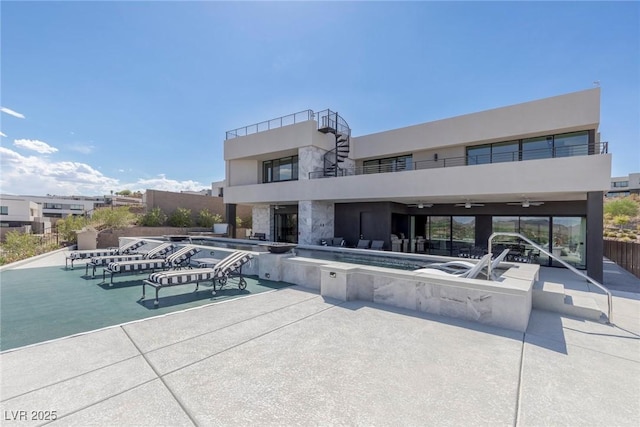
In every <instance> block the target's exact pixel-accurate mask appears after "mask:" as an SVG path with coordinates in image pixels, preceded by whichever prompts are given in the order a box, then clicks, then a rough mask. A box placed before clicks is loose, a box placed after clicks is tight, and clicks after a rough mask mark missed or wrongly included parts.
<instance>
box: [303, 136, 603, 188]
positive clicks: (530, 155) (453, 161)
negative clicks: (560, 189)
mask: <svg viewBox="0 0 640 427" xmlns="http://www.w3.org/2000/svg"><path fill="white" fill-rule="evenodd" d="M596 146H597V147H598V149H597V150H596V149H593V150H591V149H590V148H589V147H590V146H589V145H582V144H579V145H577V144H576V145H568V146H565V147H556V148H553V149H548V148H543V149H538V150H528V151H525V152H523V151H514V152H511V153H501V154H499V155H496V154H494V155H493V157H491V155H490V154H487V155H482V156H459V157H447V158H440V159H437V160H435V159H434V160H420V161H417V162H413V165H412V166H409V167H395V168H393V167H391V165H376V166H357V167H353V168H345V169H341V172H340V174H338V176H352V175H365V174H369V173H385V172H404V171H408V170H422V169H435V168H447V167H456V166H476V165H481V164H490V163H491V164H492V163H509V162H520V161H525V160H541V159H548V158H563V157H573V156H582V155H598V154H606V153H607V152H608V150H609V143H608V142H601V143H599V144H596ZM523 153H525V156H523ZM568 153H571V155H570V156H569V155H567V154H568ZM324 177H325V176H324V175H323V174H322V171H316V172H310V173H309V179H314V178H324Z"/></svg>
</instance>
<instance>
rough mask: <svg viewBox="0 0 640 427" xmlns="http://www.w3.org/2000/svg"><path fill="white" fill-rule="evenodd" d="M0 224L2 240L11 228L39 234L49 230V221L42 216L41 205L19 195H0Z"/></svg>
mask: <svg viewBox="0 0 640 427" xmlns="http://www.w3.org/2000/svg"><path fill="white" fill-rule="evenodd" d="M0 226H1V227H2V239H3V240H4V235H5V234H6V233H7V232H8V231H11V230H20V231H22V232H32V233H39V234H42V233H50V232H51V222H50V221H49V219H48V218H44V217H43V214H42V205H39V204H38V203H36V202H34V201H31V200H28V199H25V198H22V197H20V196H8V195H2V196H0Z"/></svg>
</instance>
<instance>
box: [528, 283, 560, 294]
mask: <svg viewBox="0 0 640 427" xmlns="http://www.w3.org/2000/svg"><path fill="white" fill-rule="evenodd" d="M533 289H534V290H537V291H542V292H549V293H555V294H564V285H563V284H561V283H555V282H539V281H538V282H536V283H535V284H534V286H533Z"/></svg>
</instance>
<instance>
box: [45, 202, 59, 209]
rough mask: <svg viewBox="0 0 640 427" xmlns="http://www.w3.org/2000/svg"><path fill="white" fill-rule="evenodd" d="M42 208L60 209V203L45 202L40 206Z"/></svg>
mask: <svg viewBox="0 0 640 427" xmlns="http://www.w3.org/2000/svg"><path fill="white" fill-rule="evenodd" d="M42 207H43V208H44V209H62V204H61V203H45V204H44V205H43V206H42Z"/></svg>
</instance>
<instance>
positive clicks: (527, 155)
mask: <svg viewBox="0 0 640 427" xmlns="http://www.w3.org/2000/svg"><path fill="white" fill-rule="evenodd" d="M551 157H553V137H552V136H541V137H538V138H529V139H523V140H522V160H536V159H550V158H551Z"/></svg>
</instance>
